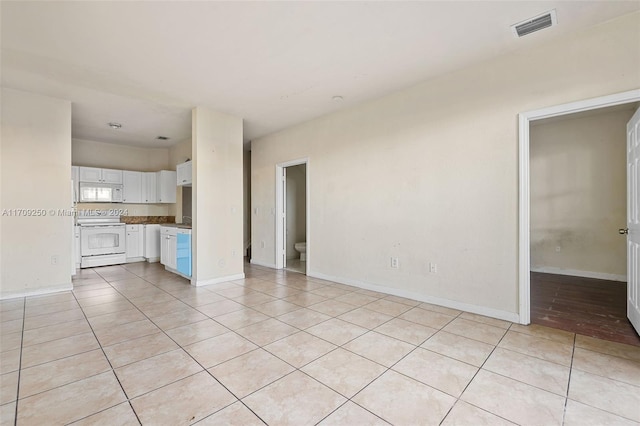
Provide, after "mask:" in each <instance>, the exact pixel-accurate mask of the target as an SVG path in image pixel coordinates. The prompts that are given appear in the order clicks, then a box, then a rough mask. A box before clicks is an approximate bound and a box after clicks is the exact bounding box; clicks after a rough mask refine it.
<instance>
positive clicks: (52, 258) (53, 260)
mask: <svg viewBox="0 0 640 426" xmlns="http://www.w3.org/2000/svg"><path fill="white" fill-rule="evenodd" d="M51 264H52V265H57V264H58V256H51Z"/></svg>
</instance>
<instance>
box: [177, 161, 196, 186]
mask: <svg viewBox="0 0 640 426" xmlns="http://www.w3.org/2000/svg"><path fill="white" fill-rule="evenodd" d="M176 174H177V176H178V186H191V182H192V175H193V167H192V163H191V161H187V162H186V163H182V164H178V166H177V167H176Z"/></svg>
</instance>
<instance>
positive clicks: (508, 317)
mask: <svg viewBox="0 0 640 426" xmlns="http://www.w3.org/2000/svg"><path fill="white" fill-rule="evenodd" d="M307 276H309V277H312V278H319V279H322V280H327V281H333V282H336V283H339V284H345V285H350V286H353V287H358V288H361V289H365V290H371V291H377V292H380V293H386V294H389V295H392V296H398V297H404V298H407V299H413V300H417V301H419V302H424V303H431V304H434V305H439V306H444V307H446V308H451V309H457V310H459V311H464V312H470V313H472V314H478V315H484V316H486V317H491V318H496V319H501V320H504V321H510V322H514V323H517V322H519V315H518V313H516V312H508V311H502V310H499V309H493V308H488V307H486V306H480V305H473V304H469V303H464V302H458V301H455V300H449V299H442V298H439V297H433V296H427V295H424V294H420V293H414V292H412V291H408V290H403V289H399V288H393V287H385V286H380V285H377V284H371V283H368V282H365V281H359V280H352V279H349V278H342V277H337V276H332V275H326V274H323V273H321V272H311V271H307Z"/></svg>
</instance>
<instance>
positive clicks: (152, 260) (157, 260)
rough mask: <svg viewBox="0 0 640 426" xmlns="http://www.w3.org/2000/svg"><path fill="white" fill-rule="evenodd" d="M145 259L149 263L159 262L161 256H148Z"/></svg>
mask: <svg viewBox="0 0 640 426" xmlns="http://www.w3.org/2000/svg"><path fill="white" fill-rule="evenodd" d="M144 260H146V261H147V262H149V263H158V262H160V258H159V257H146V258H145V259H144Z"/></svg>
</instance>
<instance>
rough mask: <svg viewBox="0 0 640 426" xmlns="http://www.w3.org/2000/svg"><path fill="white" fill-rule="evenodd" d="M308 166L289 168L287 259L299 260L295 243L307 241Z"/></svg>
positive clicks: (301, 165)
mask: <svg viewBox="0 0 640 426" xmlns="http://www.w3.org/2000/svg"><path fill="white" fill-rule="evenodd" d="M306 170H307V166H306V164H300V165H297V166H291V167H287V259H299V258H300V253H298V252H297V251H296V249H295V247H294V245H295V243H300V242H304V241H306V240H307V203H306V197H307V188H306V179H307V172H306Z"/></svg>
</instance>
